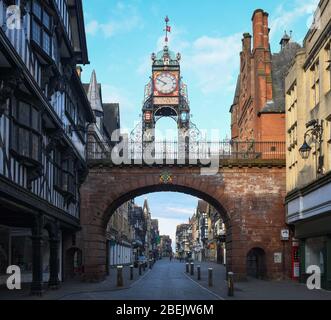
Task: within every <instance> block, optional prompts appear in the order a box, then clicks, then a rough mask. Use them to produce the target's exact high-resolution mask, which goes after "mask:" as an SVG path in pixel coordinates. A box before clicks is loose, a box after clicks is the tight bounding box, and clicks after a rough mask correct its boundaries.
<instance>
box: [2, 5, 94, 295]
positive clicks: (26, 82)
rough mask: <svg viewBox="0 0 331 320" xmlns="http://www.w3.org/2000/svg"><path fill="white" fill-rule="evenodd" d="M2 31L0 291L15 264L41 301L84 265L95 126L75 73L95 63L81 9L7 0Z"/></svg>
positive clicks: (71, 6)
mask: <svg viewBox="0 0 331 320" xmlns="http://www.w3.org/2000/svg"><path fill="white" fill-rule="evenodd" d="M8 16H11V17H14V19H8V20H6V19H7V18H6V17H8ZM0 26H1V27H0V208H1V209H0V261H1V263H0V265H1V268H0V283H4V281H5V279H6V275H5V273H6V268H7V266H8V265H18V266H19V267H20V268H21V271H22V281H23V282H31V283H32V285H31V291H32V293H33V294H40V293H41V292H42V291H43V288H44V283H45V282H48V285H49V286H50V287H55V288H56V287H57V286H58V285H59V283H60V281H62V280H64V279H65V278H66V277H69V276H71V275H73V274H74V273H75V271H77V270H78V268H79V266H80V265H81V254H80V252H79V249H77V246H76V232H77V231H78V230H79V228H80V225H79V219H80V205H79V204H80V193H79V188H80V185H81V184H82V182H83V181H84V177H85V176H86V172H87V165H86V142H87V134H86V127H87V124H88V123H91V122H93V121H94V115H93V113H92V110H91V108H90V104H89V101H88V99H87V96H86V94H85V91H84V89H83V86H82V83H81V80H80V77H79V74H78V73H77V71H76V65H77V64H87V63H89V61H88V55H87V48H86V38H85V30H84V19H83V10H82V1H81V0H73V1H71V4H70V6H69V5H68V3H67V1H63V0H57V1H47V2H46V1H38V0H31V1H4V0H1V1H0Z"/></svg>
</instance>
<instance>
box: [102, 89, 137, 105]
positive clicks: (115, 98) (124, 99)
mask: <svg viewBox="0 0 331 320" xmlns="http://www.w3.org/2000/svg"><path fill="white" fill-rule="evenodd" d="M102 100H103V102H104V103H119V104H120V110H121V111H124V112H127V111H129V110H133V109H134V107H135V103H134V102H133V99H132V98H131V96H130V93H129V92H127V91H126V90H123V89H122V88H119V87H116V86H113V85H110V84H102Z"/></svg>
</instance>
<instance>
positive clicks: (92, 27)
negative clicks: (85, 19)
mask: <svg viewBox="0 0 331 320" xmlns="http://www.w3.org/2000/svg"><path fill="white" fill-rule="evenodd" d="M99 27H100V26H99V23H98V21H96V20H92V21H90V22H89V23H88V24H87V25H86V27H85V29H86V33H87V34H89V35H92V36H94V35H96V33H97V32H98V30H99Z"/></svg>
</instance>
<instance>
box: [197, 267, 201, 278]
mask: <svg viewBox="0 0 331 320" xmlns="http://www.w3.org/2000/svg"><path fill="white" fill-rule="evenodd" d="M197 271H198V280H201V266H197Z"/></svg>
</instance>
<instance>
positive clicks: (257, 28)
mask: <svg viewBox="0 0 331 320" xmlns="http://www.w3.org/2000/svg"><path fill="white" fill-rule="evenodd" d="M268 17H269V15H268V13H267V12H265V11H263V10H262V9H257V10H255V11H254V13H253V17H252V22H253V39H254V40H253V42H254V49H257V48H264V49H266V50H269V26H268Z"/></svg>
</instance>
